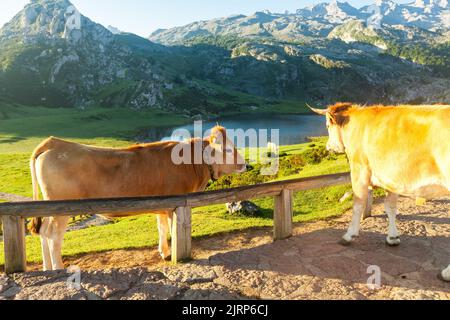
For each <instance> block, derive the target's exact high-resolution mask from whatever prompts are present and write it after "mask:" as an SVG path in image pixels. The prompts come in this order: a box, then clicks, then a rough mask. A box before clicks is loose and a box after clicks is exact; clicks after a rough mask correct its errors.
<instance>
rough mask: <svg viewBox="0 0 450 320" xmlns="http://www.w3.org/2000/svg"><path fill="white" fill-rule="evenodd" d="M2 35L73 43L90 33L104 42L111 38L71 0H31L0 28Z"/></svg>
mask: <svg viewBox="0 0 450 320" xmlns="http://www.w3.org/2000/svg"><path fill="white" fill-rule="evenodd" d="M0 36H1V37H2V38H3V39H5V38H6V39H12V38H19V39H22V40H24V41H25V42H35V41H37V40H43V39H47V40H48V39H65V40H67V41H69V42H71V43H78V42H79V41H80V40H81V39H83V38H86V37H87V38H93V39H95V40H97V41H99V42H100V43H103V44H105V43H107V42H109V41H111V38H112V34H111V33H110V32H109V31H108V30H107V29H106V28H104V27H103V26H101V25H99V24H96V23H94V22H92V21H91V20H89V19H88V18H86V17H85V16H83V15H82V14H81V13H80V12H79V11H78V9H77V8H76V7H75V6H74V5H73V4H72V3H71V2H70V1H69V0H32V1H30V3H28V4H27V5H26V6H25V7H24V8H23V9H22V10H21V11H20V12H19V13H18V14H16V16H15V17H14V18H13V19H12V20H11V21H10V22H8V23H7V24H6V25H5V26H4V27H3V28H2V29H1V30H0Z"/></svg>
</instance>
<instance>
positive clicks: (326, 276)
mask: <svg viewBox="0 0 450 320" xmlns="http://www.w3.org/2000/svg"><path fill="white" fill-rule="evenodd" d="M399 211H400V216H399V217H398V227H399V230H400V232H401V234H402V237H401V239H402V244H401V245H400V246H399V247H389V246H387V245H386V244H385V238H386V230H387V217H386V216H385V214H384V209H383V206H382V204H381V203H377V204H376V205H375V206H374V216H373V217H372V218H369V219H367V220H365V221H364V222H363V223H362V232H361V235H360V237H359V238H358V239H357V240H355V242H354V243H353V244H352V245H351V246H347V247H345V246H342V245H340V244H339V243H338V242H339V240H340V239H341V237H342V235H343V234H344V233H345V230H346V228H347V227H348V223H349V221H350V218H351V213H350V212H349V213H347V214H345V215H344V216H343V217H341V218H338V219H332V220H328V221H318V222H312V223H306V224H298V225H296V227H295V231H294V236H293V237H292V238H290V239H288V240H284V241H277V242H273V241H272V235H271V230H270V229H267V228H263V229H251V230H247V231H244V232H236V233H230V234H225V235H220V236H214V237H209V238H204V239H198V240H194V241H193V250H194V252H193V254H194V260H193V261H192V262H191V263H188V264H181V265H179V266H171V265H170V264H167V263H164V262H162V261H161V260H160V258H159V256H158V253H157V251H156V248H148V249H142V250H120V251H113V252H107V253H101V254H89V255H85V256H81V257H77V258H73V259H69V260H67V261H66V264H67V266H74V265H76V266H78V267H79V268H80V269H81V271H82V273H81V288H79V289H77V288H75V289H74V288H72V289H68V288H67V283H66V281H67V278H68V276H69V275H68V273H67V272H65V271H60V272H47V273H43V272H38V271H37V270H38V269H39V268H40V266H36V265H35V266H31V269H32V270H36V271H35V272H30V273H27V274H19V275H14V276H13V277H10V278H8V277H6V276H2V275H0V300H1V299H2V298H3V299H212V300H217V299H290V300H293V299H301V300H304V299H339V300H341V299H342V300H347V299H450V283H445V282H443V281H441V280H439V279H438V277H437V275H438V274H439V272H440V271H441V270H442V269H444V268H446V267H447V266H448V265H449V264H450V216H449V213H450V199H446V200H436V201H432V202H429V203H427V204H426V205H424V206H416V204H415V201H413V200H410V199H405V198H402V199H401V200H400V203H399ZM370 266H377V267H379V270H380V271H381V288H379V289H375V290H371V289H370V288H369V287H368V286H367V280H368V278H369V277H370V276H371V275H372V274H369V273H368V268H369V267H370Z"/></svg>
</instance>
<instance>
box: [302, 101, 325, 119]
mask: <svg viewBox="0 0 450 320" xmlns="http://www.w3.org/2000/svg"><path fill="white" fill-rule="evenodd" d="M306 106H307V107H308V108H310V109H311V110H312V112H314V113H317V114H320V115H321V116H325V115H327V113H328V110H324V109H316V108H313V107H311V106H310V105H309V104H306Z"/></svg>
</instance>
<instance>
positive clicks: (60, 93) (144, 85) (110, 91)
mask: <svg viewBox="0 0 450 320" xmlns="http://www.w3.org/2000/svg"><path fill="white" fill-rule="evenodd" d="M133 38H134V36H132V35H114V34H113V33H111V32H110V31H108V30H107V29H106V28H104V27H103V26H101V25H100V24H97V23H95V22H93V21H91V20H90V19H89V18H87V17H85V16H83V15H81V14H80V13H79V12H78V11H77V9H76V8H75V7H74V6H73V5H72V4H71V3H70V2H69V1H68V0H34V1H31V2H30V3H29V4H28V5H27V6H25V8H24V9H23V10H22V11H21V12H19V13H18V14H17V15H16V16H15V17H14V18H13V19H12V20H11V21H10V22H9V23H7V24H6V25H5V26H4V27H3V28H2V29H1V30H0V89H1V90H2V91H3V95H2V96H3V99H9V100H13V101H15V102H18V103H23V104H29V105H37V104H39V105H50V106H55V105H56V106H79V107H86V106H89V105H92V104H102V105H109V106H130V107H136V108H138V107H149V106H154V105H156V104H160V102H161V101H162V88H164V86H165V73H164V71H163V70H162V69H161V66H160V65H159V64H158V63H157V62H156V61H154V60H153V59H152V58H151V55H147V56H146V55H143V54H141V53H140V52H139V51H138V50H137V49H136V48H135V47H133V45H132V44H133ZM144 42H145V43H144V46H143V48H140V49H139V50H141V51H142V50H146V51H147V52H154V51H158V50H160V46H157V45H154V44H152V43H151V42H149V41H147V40H145V41H144ZM24 88H26V89H27V90H24Z"/></svg>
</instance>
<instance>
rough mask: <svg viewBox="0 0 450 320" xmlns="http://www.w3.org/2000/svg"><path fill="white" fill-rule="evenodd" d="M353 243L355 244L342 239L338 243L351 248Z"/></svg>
mask: <svg viewBox="0 0 450 320" xmlns="http://www.w3.org/2000/svg"><path fill="white" fill-rule="evenodd" d="M352 242H353V241H347V240H346V239H344V238H342V239H341V240H340V241H339V242H338V243H339V244H340V245H341V246H344V247H349V246H351V244H352Z"/></svg>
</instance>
